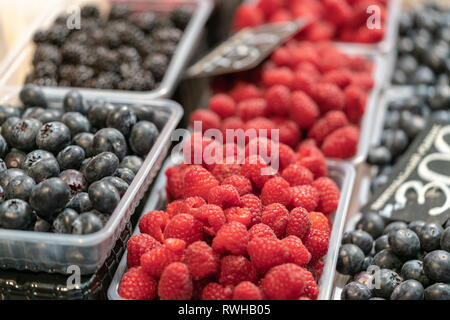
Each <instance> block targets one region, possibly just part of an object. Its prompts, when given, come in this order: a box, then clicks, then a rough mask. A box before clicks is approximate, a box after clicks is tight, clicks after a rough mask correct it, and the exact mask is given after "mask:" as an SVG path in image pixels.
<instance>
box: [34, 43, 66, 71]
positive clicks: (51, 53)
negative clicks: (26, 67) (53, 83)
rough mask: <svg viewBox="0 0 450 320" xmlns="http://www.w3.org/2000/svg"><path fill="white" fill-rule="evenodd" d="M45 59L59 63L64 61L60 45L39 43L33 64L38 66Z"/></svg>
mask: <svg viewBox="0 0 450 320" xmlns="http://www.w3.org/2000/svg"><path fill="white" fill-rule="evenodd" d="M43 61H50V62H52V63H54V64H56V65H59V64H60V63H61V61H62V56H61V53H60V51H59V49H58V47H57V46H55V45H51V44H47V43H42V44H38V45H37V46H36V50H35V52H34V56H33V65H34V66H36V65H37V64H38V63H39V62H43Z"/></svg>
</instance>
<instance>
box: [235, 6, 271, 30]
mask: <svg viewBox="0 0 450 320" xmlns="http://www.w3.org/2000/svg"><path fill="white" fill-rule="evenodd" d="M263 22H264V14H263V12H262V11H261V9H259V8H258V7H257V6H255V5H250V4H242V5H240V6H239V7H238V8H237V10H236V14H235V17H234V22H233V30H241V29H244V28H247V27H255V26H258V25H260V24H262V23H263Z"/></svg>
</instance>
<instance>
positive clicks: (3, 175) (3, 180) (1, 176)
mask: <svg viewBox="0 0 450 320" xmlns="http://www.w3.org/2000/svg"><path fill="white" fill-rule="evenodd" d="M23 175H25V171H23V170H21V169H16V168H12V169H8V170H6V171H2V172H0V186H1V187H2V188H3V190H4V189H5V188H6V187H7V186H8V184H9V182H10V181H11V179H12V178H14V177H17V176H23Z"/></svg>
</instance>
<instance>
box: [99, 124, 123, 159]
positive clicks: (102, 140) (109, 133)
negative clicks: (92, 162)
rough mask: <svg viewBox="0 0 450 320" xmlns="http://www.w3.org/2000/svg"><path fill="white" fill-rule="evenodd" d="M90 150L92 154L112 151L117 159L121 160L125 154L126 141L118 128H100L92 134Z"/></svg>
mask: <svg viewBox="0 0 450 320" xmlns="http://www.w3.org/2000/svg"><path fill="white" fill-rule="evenodd" d="M92 152H93V154H94V155H97V154H99V153H102V152H112V153H114V154H115V155H116V156H117V157H118V158H119V160H122V159H123V157H125V156H126V154H127V142H126V140H125V138H124V136H123V135H122V133H121V132H120V131H119V130H117V129H114V128H105V129H101V130H99V131H97V133H96V134H95V135H94V139H93V141H92Z"/></svg>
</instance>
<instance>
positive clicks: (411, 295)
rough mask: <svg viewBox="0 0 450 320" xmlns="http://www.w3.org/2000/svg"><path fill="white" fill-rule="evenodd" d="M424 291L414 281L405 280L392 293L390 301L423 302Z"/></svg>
mask: <svg viewBox="0 0 450 320" xmlns="http://www.w3.org/2000/svg"><path fill="white" fill-rule="evenodd" d="M423 299H424V289H423V286H422V284H421V283H420V282H419V281H416V280H406V281H403V282H402V283H400V284H399V285H398V286H397V287H396V288H395V289H394V291H393V292H392V294H391V300H423Z"/></svg>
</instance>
